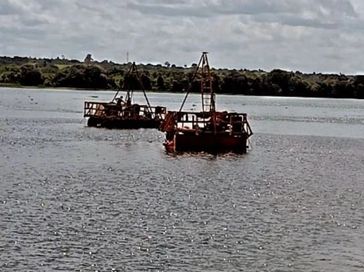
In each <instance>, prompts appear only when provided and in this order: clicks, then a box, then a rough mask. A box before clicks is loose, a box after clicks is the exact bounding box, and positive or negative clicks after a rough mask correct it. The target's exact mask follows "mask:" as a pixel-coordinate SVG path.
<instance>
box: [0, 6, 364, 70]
mask: <svg viewBox="0 0 364 272" xmlns="http://www.w3.org/2000/svg"><path fill="white" fill-rule="evenodd" d="M363 17H364V4H363V3H362V2H361V1H360V0H351V1H350V0H296V1H292V0H281V1H272V0H230V1H223V0H200V1H197V0H184V1H167V0H150V1H142V0H125V1H119V0H108V1H103V0H89V1H82V0H73V1H70V0H58V1H56V0H2V1H1V2H0V55H25V56H30V55H32V56H39V57H56V56H60V55H62V54H63V55H65V56H66V57H68V58H78V59H82V58H83V57H84V56H85V55H86V53H92V54H93V56H94V58H96V59H98V60H103V59H110V60H114V61H117V62H124V61H125V58H126V52H127V51H128V52H129V55H130V58H132V59H133V60H135V61H137V62H144V63H146V62H160V63H164V62H165V61H166V60H168V61H169V62H171V63H175V64H177V65H184V64H187V65H189V64H191V63H192V62H196V61H197V60H198V58H199V54H200V52H201V51H205V50H206V51H209V52H210V62H211V64H212V65H213V66H215V67H232V68H251V69H259V68H261V69H265V70H271V69H273V68H285V69H290V70H302V71H307V72H311V71H316V72H320V71H322V72H331V71H333V72H344V73H356V72H357V71H363V67H362V66H363V64H362V63H364V62H363V57H362V54H361V49H362V48H363V45H364V44H363V43H364V39H363V38H362V36H363V34H364V33H363V32H364V30H363V29H362V25H363V21H364V20H363Z"/></svg>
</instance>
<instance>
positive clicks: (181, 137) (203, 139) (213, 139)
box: [165, 133, 248, 153]
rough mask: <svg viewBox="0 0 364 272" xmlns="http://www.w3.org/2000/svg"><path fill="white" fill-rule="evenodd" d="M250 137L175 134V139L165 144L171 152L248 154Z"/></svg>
mask: <svg viewBox="0 0 364 272" xmlns="http://www.w3.org/2000/svg"><path fill="white" fill-rule="evenodd" d="M247 140H248V136H247V135H244V134H239V135H230V134H228V133H221V134H212V133H211V134H208V133H206V134H199V135H196V134H188V133H182V134H179V133H177V134H175V135H174V137H173V139H172V140H170V141H168V140H167V141H166V142H165V147H166V150H167V151H169V152H189V151H190V152H201V151H205V152H210V153H220V152H234V153H246V152H247Z"/></svg>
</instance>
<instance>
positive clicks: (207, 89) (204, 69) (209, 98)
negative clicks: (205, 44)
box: [198, 52, 215, 112]
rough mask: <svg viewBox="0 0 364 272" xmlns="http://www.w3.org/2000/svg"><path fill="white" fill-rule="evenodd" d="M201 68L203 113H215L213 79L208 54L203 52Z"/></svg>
mask: <svg viewBox="0 0 364 272" xmlns="http://www.w3.org/2000/svg"><path fill="white" fill-rule="evenodd" d="M200 65H201V67H198V69H199V73H200V78H201V98H202V111H203V112H214V111H215V93H214V90H213V88H212V77H211V73H210V66H209V61H208V59H207V52H203V53H202V56H201V60H200Z"/></svg>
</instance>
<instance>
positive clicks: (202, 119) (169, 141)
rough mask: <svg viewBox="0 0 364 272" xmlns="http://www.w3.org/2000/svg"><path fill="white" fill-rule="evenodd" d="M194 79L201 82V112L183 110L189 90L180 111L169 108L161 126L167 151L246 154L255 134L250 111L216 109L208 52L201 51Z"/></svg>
mask: <svg viewBox="0 0 364 272" xmlns="http://www.w3.org/2000/svg"><path fill="white" fill-rule="evenodd" d="M193 81H199V82H200V84H201V98H202V111H200V112H192V111H182V109H183V106H184V104H185V102H186V99H187V96H188V94H189V91H188V92H187V93H186V96H185V98H184V100H183V102H182V105H181V108H180V110H179V111H168V113H167V115H166V116H165V119H164V121H163V122H162V124H161V126H160V130H161V131H163V132H165V133H166V139H165V142H164V146H165V148H166V150H167V152H185V151H192V152H200V151H205V152H210V153H222V152H235V153H246V152H247V148H248V139H249V137H250V136H252V135H253V132H252V130H251V127H250V125H249V122H248V119H247V114H246V113H235V112H227V111H216V109H215V92H214V90H213V88H212V76H211V74H210V68H209V64H208V60H207V52H203V53H202V56H201V59H200V61H199V64H198V65H197V68H196V71H195V74H194V76H193V78H192V82H193ZM192 82H191V84H192Z"/></svg>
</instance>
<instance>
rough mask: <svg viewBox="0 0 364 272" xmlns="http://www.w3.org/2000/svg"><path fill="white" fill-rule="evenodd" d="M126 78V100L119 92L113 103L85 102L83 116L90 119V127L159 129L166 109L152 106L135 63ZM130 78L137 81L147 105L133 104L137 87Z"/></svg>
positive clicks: (124, 88) (124, 86)
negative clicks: (129, 80) (131, 82)
mask: <svg viewBox="0 0 364 272" xmlns="http://www.w3.org/2000/svg"><path fill="white" fill-rule="evenodd" d="M125 78H126V80H125V81H124V85H123V88H122V89H123V90H124V91H126V97H125V100H124V99H123V97H122V96H120V97H118V95H119V93H120V90H118V91H117V92H116V94H115V95H114V98H113V99H112V100H111V102H94V101H85V104H84V113H83V116H84V117H88V121H87V125H88V126H90V127H106V128H120V129H137V128H159V126H160V124H161V122H162V120H164V118H165V114H166V108H165V107H162V106H156V107H152V106H151V105H150V103H149V100H148V97H147V95H146V92H145V89H144V86H143V82H142V80H141V79H140V76H139V73H138V70H137V67H136V65H135V63H133V64H132V66H131V67H130V69H129V71H128V73H127V74H126V77H125ZM130 78H133V79H135V80H136V81H137V83H138V85H139V86H140V89H141V90H142V92H143V95H144V98H145V100H146V103H147V104H145V105H140V104H133V101H132V100H133V93H134V88H135V86H133V84H129V83H128V81H127V79H130ZM134 85H135V84H134Z"/></svg>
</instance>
